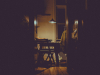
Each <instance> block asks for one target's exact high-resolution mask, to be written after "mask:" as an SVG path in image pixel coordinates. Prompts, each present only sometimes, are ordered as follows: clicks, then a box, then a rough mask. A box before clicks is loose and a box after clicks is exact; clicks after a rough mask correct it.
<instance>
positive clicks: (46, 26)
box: [37, 0, 56, 42]
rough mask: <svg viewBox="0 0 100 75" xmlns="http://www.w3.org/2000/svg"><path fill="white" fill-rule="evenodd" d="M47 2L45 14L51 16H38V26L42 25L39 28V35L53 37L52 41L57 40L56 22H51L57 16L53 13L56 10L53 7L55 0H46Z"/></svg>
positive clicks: (40, 36)
mask: <svg viewBox="0 0 100 75" xmlns="http://www.w3.org/2000/svg"><path fill="white" fill-rule="evenodd" d="M45 2H46V5H47V7H46V11H45V14H51V15H50V16H47V15H45V16H42V15H38V16H37V21H38V24H37V25H38V26H40V27H39V28H38V29H37V37H39V38H46V39H51V40H52V42H55V41H56V23H55V24H52V23H49V21H50V20H51V19H52V18H53V19H54V20H56V19H55V16H54V15H53V14H54V12H53V10H54V8H53V6H54V5H53V4H54V3H53V2H54V0H45Z"/></svg>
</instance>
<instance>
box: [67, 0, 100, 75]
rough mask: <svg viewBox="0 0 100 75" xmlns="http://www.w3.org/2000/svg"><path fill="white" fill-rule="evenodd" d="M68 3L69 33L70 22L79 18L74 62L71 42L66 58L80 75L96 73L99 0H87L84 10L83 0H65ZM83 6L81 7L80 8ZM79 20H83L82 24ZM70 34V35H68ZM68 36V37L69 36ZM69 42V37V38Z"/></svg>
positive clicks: (99, 22) (99, 15)
mask: <svg viewBox="0 0 100 75" xmlns="http://www.w3.org/2000/svg"><path fill="white" fill-rule="evenodd" d="M67 2H68V3H67V5H68V10H67V11H68V18H69V25H70V26H69V33H71V31H72V24H73V22H74V20H75V19H78V20H79V27H78V28H79V34H78V35H79V36H78V37H79V40H78V49H77V52H76V55H77V56H76V59H77V60H76V64H74V63H73V62H71V61H73V60H74V57H72V56H73V55H72V54H74V53H73V52H74V51H73V50H74V49H72V44H71V43H70V44H69V47H70V48H69V49H70V51H69V54H68V55H69V58H68V60H69V61H70V62H71V63H70V62H69V65H70V67H68V68H70V69H71V67H72V66H71V65H73V64H74V65H73V66H74V67H76V68H75V69H76V72H77V73H78V74H79V75H80V74H81V75H82V74H85V75H89V74H92V75H93V74H99V73H98V65H99V64H98V60H99V57H100V56H99V53H100V51H99V50H98V49H99V40H100V39H99V34H98V32H99V24H100V21H99V20H100V19H99V17H100V14H99V13H100V11H99V8H100V5H99V1H88V10H85V3H84V1H83V3H82V1H79V0H74V1H72V0H71V1H70V0H68V1H67ZM82 8H83V9H82ZM81 20H83V21H84V25H83V26H82V23H81ZM70 36H71V35H70ZM70 36H69V37H70ZM69 40H70V42H71V39H69Z"/></svg>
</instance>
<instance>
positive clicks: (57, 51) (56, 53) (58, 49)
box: [39, 43, 60, 66]
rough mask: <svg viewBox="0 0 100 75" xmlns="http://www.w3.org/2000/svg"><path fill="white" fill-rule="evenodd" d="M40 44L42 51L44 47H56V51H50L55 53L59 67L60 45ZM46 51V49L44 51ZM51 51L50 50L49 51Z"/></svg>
mask: <svg viewBox="0 0 100 75" xmlns="http://www.w3.org/2000/svg"><path fill="white" fill-rule="evenodd" d="M39 44H40V49H41V48H42V46H49V47H50V46H54V49H50V50H53V51H51V52H55V55H56V62H57V63H56V64H57V66H58V65H59V57H58V53H59V52H60V43H39ZM44 50H46V49H44ZM48 50H49V49H48Z"/></svg>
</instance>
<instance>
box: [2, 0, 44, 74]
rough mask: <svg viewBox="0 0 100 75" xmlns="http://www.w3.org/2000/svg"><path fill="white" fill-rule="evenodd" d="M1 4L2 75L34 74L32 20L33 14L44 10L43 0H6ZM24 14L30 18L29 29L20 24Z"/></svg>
mask: <svg viewBox="0 0 100 75" xmlns="http://www.w3.org/2000/svg"><path fill="white" fill-rule="evenodd" d="M1 5H2V12H1V15H2V20H1V24H0V26H1V27H0V28H1V32H2V34H1V38H2V39H1V43H2V47H1V48H2V49H1V50H2V52H1V53H2V59H1V61H2V62H3V61H4V62H3V63H2V66H3V67H4V68H3V67H1V68H2V72H3V73H4V75H6V74H7V75H23V74H24V75H28V74H29V75H31V74H32V75H34V59H33V58H34V50H33V49H34V42H33V41H34V36H33V35H34V33H33V31H34V30H32V28H33V26H34V22H33V20H34V15H36V14H42V13H44V12H45V5H44V1H43V0H24V1H23V0H20V1H18V0H13V1H12V0H9V1H8V0H6V1H2V2H1ZM24 15H28V16H29V18H30V23H29V30H27V28H25V27H24V26H23V25H22V24H21V22H22V19H23V17H24ZM33 29H34V28H33ZM5 64H6V65H5ZM2 75H3V74H2Z"/></svg>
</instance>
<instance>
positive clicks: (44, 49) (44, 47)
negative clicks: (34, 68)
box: [37, 39, 54, 62]
mask: <svg viewBox="0 0 100 75" xmlns="http://www.w3.org/2000/svg"><path fill="white" fill-rule="evenodd" d="M37 44H40V50H39V54H40V57H39V58H41V56H43V55H44V53H47V54H48V56H47V58H46V61H47V59H48V58H50V60H49V61H51V59H53V53H52V52H54V49H51V45H50V42H49V41H48V39H37ZM42 54H43V55H42ZM50 55H51V56H50ZM53 62H54V59H53Z"/></svg>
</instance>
